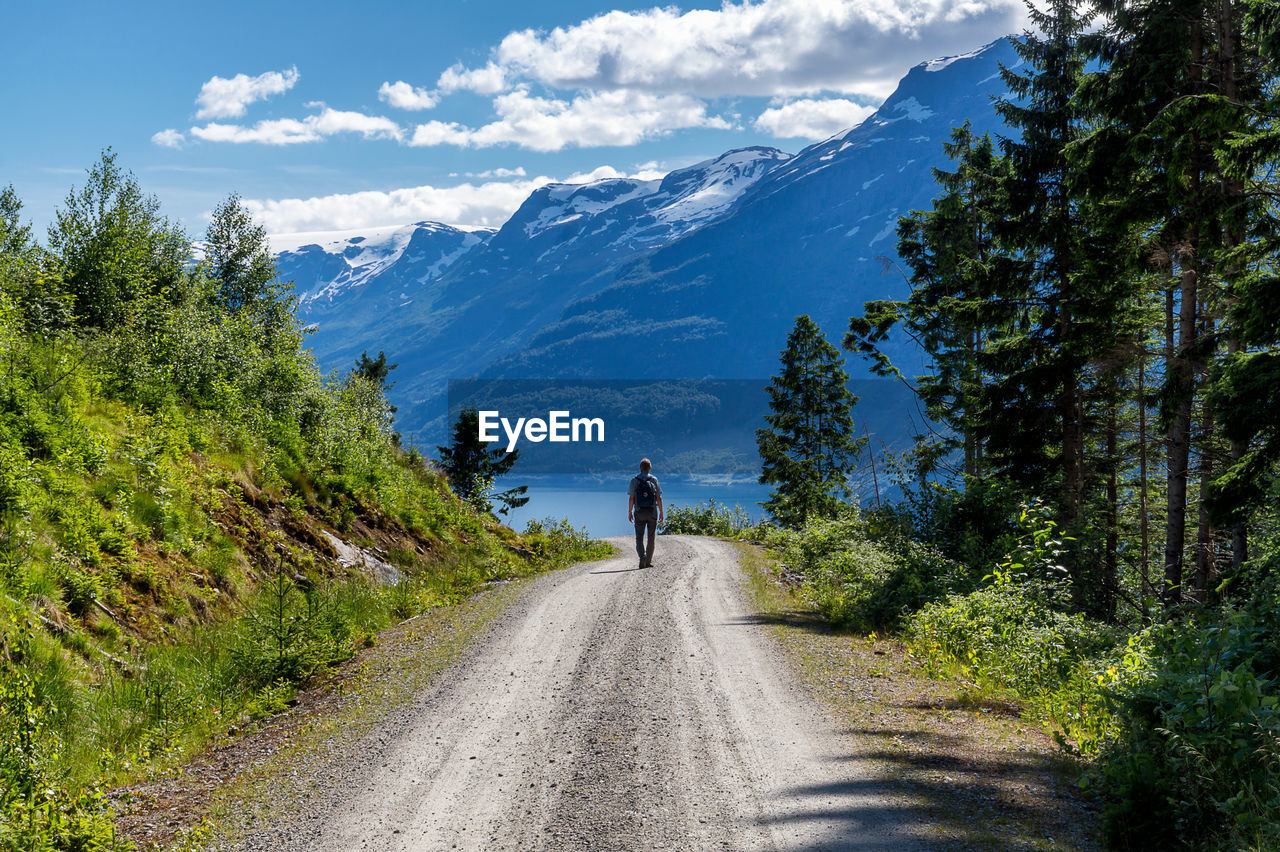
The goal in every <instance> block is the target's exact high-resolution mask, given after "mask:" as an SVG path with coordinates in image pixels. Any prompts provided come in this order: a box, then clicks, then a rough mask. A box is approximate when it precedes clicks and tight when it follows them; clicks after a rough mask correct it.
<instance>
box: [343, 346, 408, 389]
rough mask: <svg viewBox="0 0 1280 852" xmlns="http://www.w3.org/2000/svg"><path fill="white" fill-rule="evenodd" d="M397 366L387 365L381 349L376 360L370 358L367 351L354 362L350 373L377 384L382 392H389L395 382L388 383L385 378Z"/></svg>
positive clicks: (397, 365) (385, 354)
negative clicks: (354, 364)
mask: <svg viewBox="0 0 1280 852" xmlns="http://www.w3.org/2000/svg"><path fill="white" fill-rule="evenodd" d="M399 366H400V365H399V364H388V363H387V353H385V352H383V351H382V350H381V349H379V350H378V357H377V358H370V357H369V352H368V350H365V351H364V352H361V353H360V358H359V359H358V360H357V361H356V366H355V368H354V369H353V370H352V372H354V373H356V374H357V375H359V376H363V377H364V378H366V379H368V380H369V381H371V382H377V383H378V384H379V385H380V386H381V387H382V389H383V390H391V388H392V387H394V386H395V382H388V381H387V377H388V376H389V375H390V374H391V371H392V370H394V369H395V368H396V367H399Z"/></svg>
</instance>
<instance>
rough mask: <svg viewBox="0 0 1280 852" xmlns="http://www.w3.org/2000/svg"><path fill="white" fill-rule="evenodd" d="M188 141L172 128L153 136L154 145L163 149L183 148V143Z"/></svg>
mask: <svg viewBox="0 0 1280 852" xmlns="http://www.w3.org/2000/svg"><path fill="white" fill-rule="evenodd" d="M186 140H187V137H185V136H183V135H182V134H181V133H179V132H178V131H177V130H174V129H173V128H172V127H171V128H169V129H168V130H161V131H160V132H159V133H154V134H152V136H151V142H152V144H154V145H159V146H160V147H162V148H181V147H182V143H183V142H185V141H186Z"/></svg>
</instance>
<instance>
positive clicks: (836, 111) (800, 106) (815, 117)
mask: <svg viewBox="0 0 1280 852" xmlns="http://www.w3.org/2000/svg"><path fill="white" fill-rule="evenodd" d="M873 112H875V107H869V106H862V105H861V104H856V103H854V102H853V101H850V100H845V99H844V98H830V99H827V100H799V101H792V102H791V103H788V104H783V105H782V106H779V107H771V108H769V109H767V110H765V111H764V112H762V113H760V117H759V118H757V119H756V120H755V128H756V130H759V131H761V132H762V133H768V134H771V135H773V136H776V137H778V138H779V139H814V140H817V139H827V138H829V137H831V136H834V135H835V134H837V133H839V132H840V131H841V130H848V129H849V128H850V127H853V126H854V125H855V124H858V123H859V122H861V121H862V120H863V119H864V118H866V117H867V116H869V115H871V113H873Z"/></svg>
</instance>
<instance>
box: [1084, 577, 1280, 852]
mask: <svg viewBox="0 0 1280 852" xmlns="http://www.w3.org/2000/svg"><path fill="white" fill-rule="evenodd" d="M1132 647H1133V649H1134V651H1133V656H1134V657H1135V658H1136V659H1137V664H1136V665H1130V666H1128V667H1127V668H1128V671H1127V672H1126V676H1125V677H1123V678H1122V679H1120V680H1119V682H1118V683H1117V685H1116V690H1115V691H1116V693H1117V694H1118V695H1119V696H1120V698H1121V701H1120V705H1119V711H1120V718H1121V724H1122V728H1121V731H1120V733H1119V735H1118V736H1117V737H1116V738H1115V740H1114V742H1113V743H1112V744H1111V745H1110V746H1109V747H1108V748H1107V749H1106V750H1104V752H1103V754H1102V755H1101V756H1100V758H1099V760H1098V764H1097V779H1098V781H1099V783H1100V785H1101V789H1102V792H1103V793H1104V795H1105V796H1106V797H1107V799H1108V801H1109V805H1108V808H1107V812H1106V817H1105V825H1106V830H1107V834H1108V836H1109V838H1110V839H1111V841H1112V842H1113V844H1114V845H1116V846H1117V847H1118V848H1122V849H1140V848H1141V849H1149V848H1171V847H1174V846H1176V845H1183V844H1188V845H1196V846H1202V847H1204V848H1211V849H1277V848H1280V610H1277V608H1276V607H1275V605H1274V603H1266V604H1261V605H1255V606H1253V607H1247V608H1242V609H1236V610H1227V611H1224V612H1222V613H1220V614H1218V615H1216V616H1214V617H1212V618H1208V619H1205V620H1203V621H1202V622H1201V623H1199V624H1194V623H1193V624H1186V625H1178V624H1172V625H1165V626H1162V627H1160V628H1158V629H1153V630H1151V631H1149V632H1148V633H1147V634H1144V635H1143V637H1142V641H1141V642H1137V641H1135V642H1134V643H1132Z"/></svg>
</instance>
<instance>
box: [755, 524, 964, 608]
mask: <svg viewBox="0 0 1280 852" xmlns="http://www.w3.org/2000/svg"><path fill="white" fill-rule="evenodd" d="M766 543H767V544H768V546H769V547H770V548H771V549H772V550H774V551H775V552H777V553H778V554H779V556H780V557H781V558H782V560H783V561H784V562H785V563H786V564H787V565H789V566H791V567H792V568H794V569H796V570H798V571H799V572H800V573H801V575H802V576H803V577H804V589H805V593H806V594H807V595H808V597H809V598H810V600H811V601H812V602H813V604H814V605H815V606H816V607H817V608H818V609H819V610H820V611H821V612H822V613H823V615H825V616H826V617H827V618H828V619H830V620H831V621H832V622H833V623H835V624H837V625H840V626H844V627H852V628H855V629H859V630H872V629H881V628H885V627H894V626H896V625H898V624H899V623H900V622H901V620H902V619H903V618H905V617H906V616H908V615H909V614H910V613H912V612H914V611H915V610H917V609H919V608H920V607H921V606H923V605H924V604H925V603H926V602H928V601H931V600H936V599H938V598H941V597H943V596H944V595H946V594H947V593H948V592H949V591H951V590H952V589H955V588H958V587H960V586H962V585H963V584H964V583H965V582H966V576H967V574H966V572H965V571H964V569H963V567H962V566H960V565H958V564H956V563H954V562H952V561H951V560H949V559H947V558H946V557H944V556H942V555H941V554H940V553H938V552H937V551H936V550H934V549H933V548H930V547H928V546H927V545H923V544H920V543H919V542H916V541H914V540H911V539H908V538H905V537H900V536H888V537H880V536H876V535H873V534H872V531H871V529H870V527H869V525H868V523H867V521H866V520H865V519H864V518H863V516H862V515H861V514H860V513H859V512H858V511H857V509H855V508H853V507H851V506H845V507H844V508H843V509H842V510H841V513H840V515H839V516H838V517H837V518H835V519H834V520H821V521H814V522H810V523H809V524H806V525H805V526H804V527H803V528H801V529H800V530H798V531H788V530H780V529H779V530H772V531H770V532H768V533H767V534H766Z"/></svg>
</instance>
